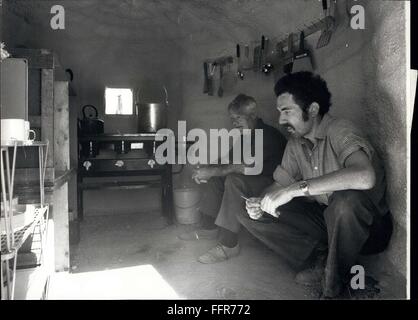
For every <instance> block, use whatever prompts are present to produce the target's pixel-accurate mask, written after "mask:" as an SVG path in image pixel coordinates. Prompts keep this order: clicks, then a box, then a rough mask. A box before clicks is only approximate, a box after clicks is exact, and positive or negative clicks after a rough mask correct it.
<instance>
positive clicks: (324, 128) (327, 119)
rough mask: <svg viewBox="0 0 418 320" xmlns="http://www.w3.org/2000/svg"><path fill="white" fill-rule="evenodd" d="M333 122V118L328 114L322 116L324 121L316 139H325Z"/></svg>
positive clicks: (318, 129) (316, 134) (319, 127)
mask: <svg viewBox="0 0 418 320" xmlns="http://www.w3.org/2000/svg"><path fill="white" fill-rule="evenodd" d="M331 120H332V117H331V116H330V115H329V114H328V113H326V114H324V115H323V116H322V120H321V122H320V124H319V126H318V128H317V130H316V133H315V138H318V139H324V138H325V136H326V134H327V130H328V127H329V125H330V122H331Z"/></svg>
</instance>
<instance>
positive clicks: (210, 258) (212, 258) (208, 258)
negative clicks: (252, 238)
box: [197, 243, 241, 264]
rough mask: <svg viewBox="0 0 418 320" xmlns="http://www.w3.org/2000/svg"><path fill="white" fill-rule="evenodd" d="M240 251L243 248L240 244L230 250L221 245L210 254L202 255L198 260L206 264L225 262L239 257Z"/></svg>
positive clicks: (209, 252) (211, 250)
mask: <svg viewBox="0 0 418 320" xmlns="http://www.w3.org/2000/svg"><path fill="white" fill-rule="evenodd" d="M240 249H241V248H240V245H239V244H237V245H236V246H235V247H233V248H228V247H225V246H224V245H222V244H220V243H219V244H217V245H216V246H215V247H213V248H212V249H210V250H209V251H208V252H206V253H205V254H203V255H201V256H200V257H199V258H198V259H197V260H198V261H199V262H201V263H205V264H209V263H216V262H221V261H225V260H227V259H229V258H232V257H235V256H237V255H238V254H239V252H240Z"/></svg>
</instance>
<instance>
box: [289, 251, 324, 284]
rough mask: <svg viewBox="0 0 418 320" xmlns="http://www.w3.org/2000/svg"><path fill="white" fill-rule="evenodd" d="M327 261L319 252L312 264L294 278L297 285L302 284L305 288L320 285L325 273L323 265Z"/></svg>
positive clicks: (322, 253)
mask: <svg viewBox="0 0 418 320" xmlns="http://www.w3.org/2000/svg"><path fill="white" fill-rule="evenodd" d="M326 261H327V255H326V253H324V252H321V253H320V254H318V256H317V257H316V260H315V262H314V264H313V265H312V266H311V267H309V268H307V269H305V270H302V271H300V272H299V273H298V274H297V275H296V277H295V281H296V283H298V284H302V285H305V286H314V285H317V284H320V283H321V280H322V278H323V276H324V273H325V264H326Z"/></svg>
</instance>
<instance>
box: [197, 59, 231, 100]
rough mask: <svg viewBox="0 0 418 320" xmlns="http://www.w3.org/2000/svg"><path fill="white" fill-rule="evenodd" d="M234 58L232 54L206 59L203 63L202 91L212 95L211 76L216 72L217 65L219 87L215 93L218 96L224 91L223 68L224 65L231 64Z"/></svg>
mask: <svg viewBox="0 0 418 320" xmlns="http://www.w3.org/2000/svg"><path fill="white" fill-rule="evenodd" d="M233 62H234V59H233V57H232V56H223V57H219V58H216V59H210V60H206V61H204V63H203V71H204V78H205V79H204V80H205V81H204V85H203V93H207V94H208V95H210V96H213V94H214V92H213V77H214V75H215V72H216V68H218V67H219V87H218V91H217V94H218V96H219V97H222V96H223V93H224V86H223V81H224V68H225V66H227V65H229V64H232V63H233Z"/></svg>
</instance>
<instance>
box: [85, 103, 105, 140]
mask: <svg viewBox="0 0 418 320" xmlns="http://www.w3.org/2000/svg"><path fill="white" fill-rule="evenodd" d="M86 108H90V109H93V110H94V111H95V115H94V116H93V115H92V114H91V113H90V114H89V116H88V117H87V116H86V112H85V111H86ZM98 115H99V114H98V112H97V109H96V107H95V106H93V105H91V104H87V105H85V106H84V107H83V119H82V120H79V127H80V134H81V135H96V134H102V133H103V132H104V122H103V120H101V119H98Z"/></svg>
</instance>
